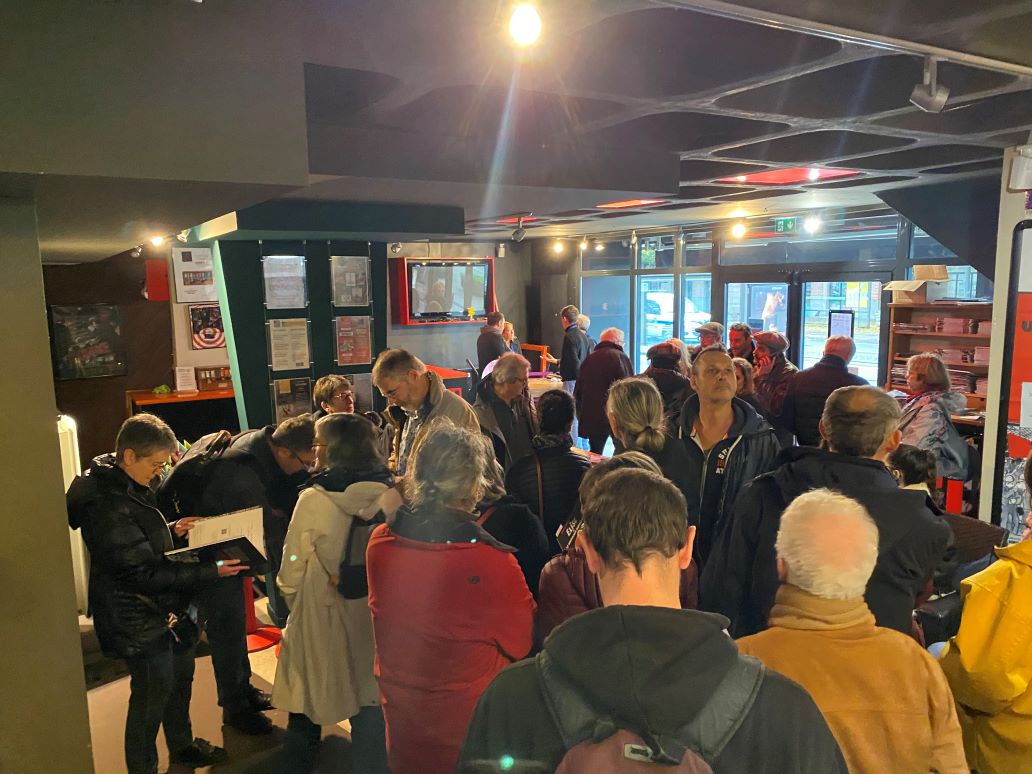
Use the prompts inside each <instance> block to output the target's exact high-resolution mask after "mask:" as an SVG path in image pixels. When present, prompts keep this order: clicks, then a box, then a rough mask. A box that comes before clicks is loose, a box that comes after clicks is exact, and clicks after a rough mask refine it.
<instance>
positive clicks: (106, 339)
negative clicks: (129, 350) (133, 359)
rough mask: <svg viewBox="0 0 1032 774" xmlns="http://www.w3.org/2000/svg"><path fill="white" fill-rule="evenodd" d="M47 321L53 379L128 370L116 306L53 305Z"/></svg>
mask: <svg viewBox="0 0 1032 774" xmlns="http://www.w3.org/2000/svg"><path fill="white" fill-rule="evenodd" d="M50 323H51V342H52V347H53V354H54V377H55V378H56V379H91V378H93V377H97V376H125V375H126V374H127V373H129V367H128V364H127V363H126V357H125V342H124V341H123V339H122V317H121V315H120V313H119V311H118V307H117V306H115V305H113V304H93V305H90V306H52V307H50Z"/></svg>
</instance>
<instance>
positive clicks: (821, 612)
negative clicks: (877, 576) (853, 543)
mask: <svg viewBox="0 0 1032 774" xmlns="http://www.w3.org/2000/svg"><path fill="white" fill-rule="evenodd" d="M874 625H875V624H874V615H873V614H872V613H871V610H870V608H868V607H867V603H866V602H865V601H864V599H863V597H861V598H859V599H824V598H823V597H818V596H815V595H813V594H811V593H810V592H808V591H804V590H803V589H801V588H799V587H798V586H792V585H790V584H788V583H783V584H781V588H779V589H778V594H777V597H776V598H775V601H774V607H773V609H771V611H770V626H771V627H772V628H773V627H775V626H779V627H781V628H783V629H806V630H814V631H818V630H820V631H837V632H839V633H846V632H849V633H854V632H855V633H856V634H857V635H860V634H862V633H863V632H865V631H867V630H869V629H873V628H874Z"/></svg>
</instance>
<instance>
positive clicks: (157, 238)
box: [148, 236, 165, 247]
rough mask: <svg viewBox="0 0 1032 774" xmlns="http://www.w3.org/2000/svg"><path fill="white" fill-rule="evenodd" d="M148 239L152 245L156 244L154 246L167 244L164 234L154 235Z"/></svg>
mask: <svg viewBox="0 0 1032 774" xmlns="http://www.w3.org/2000/svg"><path fill="white" fill-rule="evenodd" d="M148 241H149V242H150V243H151V244H152V245H154V247H161V246H162V245H163V244H165V237H163V236H152V237H151V238H150V239H149V240H148Z"/></svg>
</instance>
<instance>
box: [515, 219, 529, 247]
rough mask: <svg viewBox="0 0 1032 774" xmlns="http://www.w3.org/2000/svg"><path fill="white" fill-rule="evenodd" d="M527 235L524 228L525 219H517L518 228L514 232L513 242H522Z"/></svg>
mask: <svg viewBox="0 0 1032 774" xmlns="http://www.w3.org/2000/svg"><path fill="white" fill-rule="evenodd" d="M526 235H527V229H525V228H523V218H517V219H516V228H514V229H513V230H512V241H513V242H522V241H523V237H525V236H526Z"/></svg>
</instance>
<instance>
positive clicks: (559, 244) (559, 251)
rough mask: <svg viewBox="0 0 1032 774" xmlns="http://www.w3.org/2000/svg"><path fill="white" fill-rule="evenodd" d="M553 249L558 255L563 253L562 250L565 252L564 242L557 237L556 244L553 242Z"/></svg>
mask: <svg viewBox="0 0 1032 774" xmlns="http://www.w3.org/2000/svg"><path fill="white" fill-rule="evenodd" d="M552 251H553V252H554V253H555V254H556V255H562V252H563V243H562V242H561V241H560V240H558V239H557V240H555V244H553V245H552Z"/></svg>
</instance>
